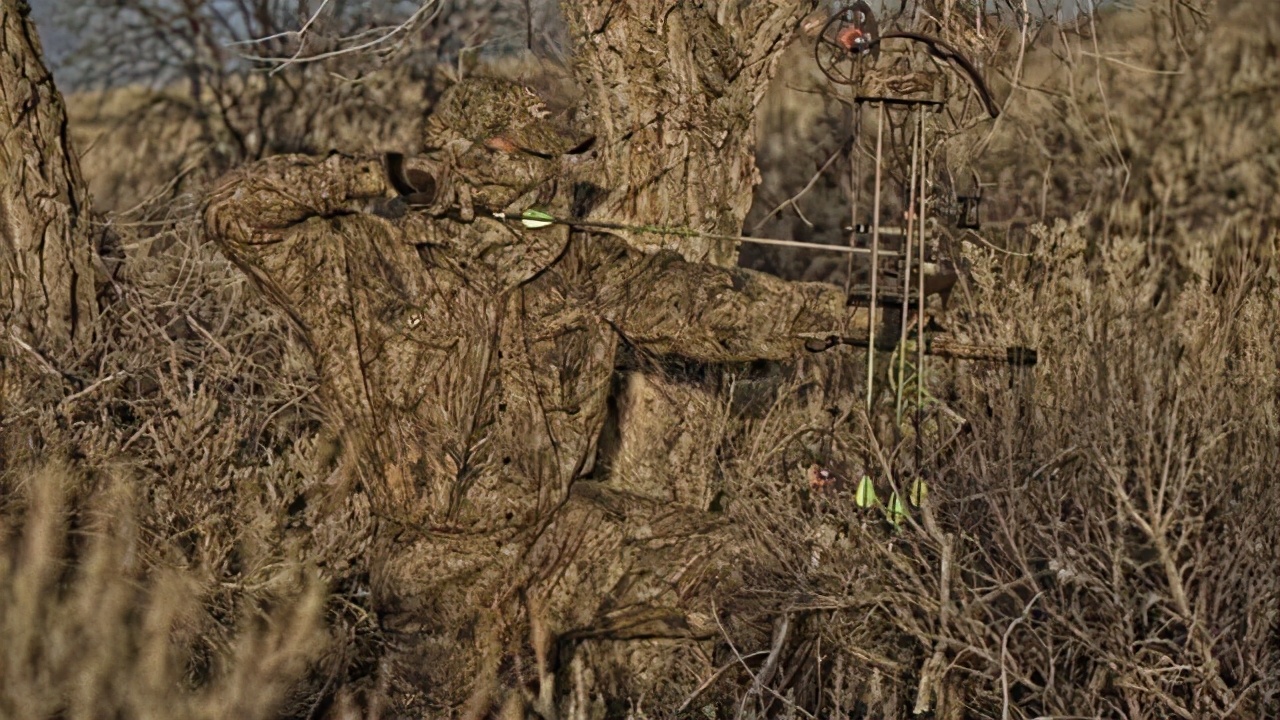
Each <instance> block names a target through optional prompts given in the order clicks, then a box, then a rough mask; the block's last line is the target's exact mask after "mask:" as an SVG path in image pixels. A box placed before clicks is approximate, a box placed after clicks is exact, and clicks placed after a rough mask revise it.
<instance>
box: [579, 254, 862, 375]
mask: <svg viewBox="0 0 1280 720" xmlns="http://www.w3.org/2000/svg"><path fill="white" fill-rule="evenodd" d="M602 272H603V274H604V275H605V277H604V278H602V279H601V280H602V281H601V283H600V284H599V285H598V286H597V287H599V288H600V292H599V294H598V295H597V298H598V301H599V302H600V303H601V306H600V310H601V314H602V315H603V316H604V317H605V319H607V320H608V321H609V322H610V323H611V324H613V326H614V327H616V328H617V329H618V331H619V332H621V333H622V334H623V335H624V336H625V337H626V338H627V340H628V341H629V342H631V343H633V344H635V345H636V346H638V347H641V348H644V349H647V350H650V351H653V352H656V353H661V354H668V355H679V356H683V357H687V358H690V359H693V360H699V361H703V362H751V361H755V360H783V359H787V358H792V357H795V356H796V355H797V354H798V353H800V352H801V351H802V350H803V347H804V344H805V341H806V340H810V339H813V338H816V337H827V336H830V335H837V334H847V333H848V331H850V330H853V331H854V332H857V331H858V330H860V329H865V323H866V318H865V313H864V317H862V319H861V322H862V324H863V327H862V328H857V327H856V325H857V323H856V322H855V323H853V325H854V326H855V327H850V326H849V321H850V319H852V315H851V313H850V311H849V309H848V308H846V307H845V297H844V294H843V293H842V292H841V291H840V290H839V289H838V288H836V287H834V286H832V285H828V284H825V283H801V282H789V281H786V280H782V279H781V278H778V277H775V276H772V275H768V274H766V273H760V272H754V271H751V270H746V269H742V268H722V267H717V266H714V265H707V264H702V263H691V262H687V261H685V260H684V259H682V258H681V257H680V256H679V255H678V254H676V253H673V252H669V251H663V252H659V253H656V254H653V255H645V254H642V253H639V252H638V251H636V250H632V249H629V248H619V249H617V250H615V251H614V258H613V262H610V263H606V264H605V265H604V266H602Z"/></svg>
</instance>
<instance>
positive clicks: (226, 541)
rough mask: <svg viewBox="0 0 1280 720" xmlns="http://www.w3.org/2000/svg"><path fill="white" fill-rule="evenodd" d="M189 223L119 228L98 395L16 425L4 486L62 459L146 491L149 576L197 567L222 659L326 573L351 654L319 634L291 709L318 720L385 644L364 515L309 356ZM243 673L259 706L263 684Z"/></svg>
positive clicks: (210, 640) (81, 395) (172, 219)
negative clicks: (261, 617) (304, 575)
mask: <svg viewBox="0 0 1280 720" xmlns="http://www.w3.org/2000/svg"><path fill="white" fill-rule="evenodd" d="M191 214H192V209H191V207H190V206H189V205H184V204H183V203H182V201H181V200H179V201H178V202H161V203H158V204H156V205H152V206H150V207H146V208H143V210H142V211H141V212H140V214H139V215H138V216H137V217H138V220H137V221H135V222H134V223H122V224H118V225H115V226H114V227H113V228H112V230H113V231H114V232H115V233H116V235H117V240H118V252H117V257H116V258H114V259H113V260H112V262H113V263H114V264H116V267H114V278H113V279H112V280H111V281H110V282H109V283H108V284H107V286H106V287H104V288H103V294H104V296H105V297H106V298H108V299H109V302H108V303H107V304H106V305H105V310H104V312H103V313H102V315H101V318H100V322H99V325H98V327H97V329H96V337H97V342H96V344H95V347H94V348H93V353H92V355H91V357H90V358H89V360H88V361H87V362H84V363H82V364H81V366H79V367H77V368H76V370H75V373H76V374H77V375H79V376H81V377H82V378H83V379H84V381H85V383H86V387H85V388H84V389H82V390H80V391H77V392H69V391H68V392H67V393H66V397H65V398H64V399H63V400H62V401H61V402H48V403H44V404H40V405H35V404H33V405H31V406H30V407H29V408H28V410H27V411H26V412H23V413H22V414H21V415H18V414H15V415H14V416H13V417H12V418H6V421H7V422H6V424H5V425H4V426H3V427H0V439H3V440H4V444H3V445H0V447H4V448H5V450H6V452H4V453H3V454H0V483H4V486H5V487H6V488H17V487H20V486H22V485H24V484H25V483H27V482H28V480H27V476H26V474H25V473H26V470H25V468H27V467H31V466H32V465H33V464H37V463H39V462H41V459H42V458H43V457H47V456H48V455H49V454H50V453H59V452H67V453H70V454H72V455H73V456H74V457H75V458H76V459H75V466H76V467H77V468H82V469H88V470H89V471H90V472H92V471H95V470H97V469H103V468H119V469H120V471H121V472H124V473H127V474H128V476H129V477H130V478H133V480H131V486H132V487H135V488H136V497H137V500H138V503H139V504H138V506H137V507H138V513H137V515H136V521H134V526H135V529H134V531H133V532H134V533H135V534H136V542H135V543H134V544H133V545H132V546H131V550H130V552H132V553H133V554H134V556H135V558H134V560H133V562H134V563H135V566H136V571H137V573H139V574H140V575H141V576H145V575H147V574H149V573H151V572H152V571H153V570H156V571H158V569H163V568H173V567H176V568H185V569H193V568H198V569H199V571H198V572H199V577H200V578H203V579H204V584H203V585H201V586H200V593H199V596H198V597H197V598H195V599H192V600H191V601H190V602H191V603H192V607H193V608H195V607H198V608H199V610H200V617H201V618H202V622H203V623H204V625H202V629H201V632H202V633H204V636H205V637H206V640H207V642H206V644H207V645H208V648H209V649H208V651H207V652H205V653H204V655H205V656H207V657H208V658H214V657H216V656H217V654H216V653H218V652H223V651H224V650H226V649H228V648H230V647H232V645H231V643H232V642H233V640H234V638H235V637H236V632H237V630H236V627H237V623H238V622H239V618H241V617H243V616H244V614H245V613H247V612H251V611H252V609H253V608H255V607H258V606H259V605H260V604H266V605H270V604H272V603H273V602H274V601H272V600H271V598H272V597H274V596H275V595H276V594H278V593H280V592H283V591H285V590H287V589H288V588H289V587H290V582H293V581H288V582H286V581H285V580H284V576H282V573H283V572H284V570H285V569H286V568H289V567H292V566H295V565H302V566H307V567H310V568H312V569H314V570H318V571H319V573H320V575H321V577H322V578H323V580H324V582H325V583H326V584H327V585H328V587H329V590H330V591H331V593H325V594H324V595H323V598H324V600H323V603H322V605H324V607H323V613H324V614H325V615H326V616H327V622H326V623H325V624H324V627H325V628H326V629H328V630H330V631H332V633H333V634H334V636H335V637H336V638H339V642H336V643H334V642H329V641H328V640H323V639H321V640H317V639H316V638H314V637H312V640H313V641H314V643H313V644H314V645H315V647H314V648H311V649H309V650H308V654H307V655H306V660H307V661H311V660H314V659H316V658H317V657H319V660H320V662H319V664H318V665H315V666H314V667H311V668H310V671H309V672H307V673H295V674H294V675H292V676H291V677H292V678H293V680H297V679H298V678H299V676H300V675H301V676H302V677H303V678H304V679H306V680H307V681H306V682H302V683H301V684H297V685H295V686H292V687H291V688H290V693H292V694H291V695H289V697H288V700H289V707H292V708H294V709H293V710H286V712H298V713H300V714H303V715H305V714H307V712H309V708H313V707H314V706H315V704H316V703H317V702H319V701H320V700H321V699H322V698H321V696H324V695H326V694H330V693H331V692H332V691H333V690H334V687H335V686H334V683H335V682H337V681H338V680H340V679H342V678H345V677H346V674H347V673H348V672H349V671H350V670H351V669H352V668H353V667H358V666H359V664H360V662H361V660H360V658H361V657H364V655H362V653H365V652H366V651H367V644H368V642H369V638H370V636H371V635H372V634H373V633H375V632H376V627H375V625H374V623H372V621H371V618H370V617H369V615H368V614H367V613H366V612H365V611H364V610H363V609H362V608H361V600H360V598H361V597H362V595H361V592H362V588H364V592H367V586H363V585H361V582H362V580H361V578H362V572H363V571H364V568H365V567H367V556H368V547H367V543H368V538H369V536H370V534H371V533H370V532H369V530H368V523H369V522H370V518H369V515H368V509H367V507H364V506H361V505H360V504H359V501H358V500H352V499H351V497H350V496H351V493H349V492H346V491H344V490H343V488H342V487H341V486H340V483H339V484H335V483H337V482H338V481H337V479H338V478H341V477H342V474H341V473H340V472H335V470H336V465H335V461H334V457H335V454H336V453H337V450H336V448H337V447H339V446H340V444H341V441H340V439H339V438H332V437H330V438H321V437H319V436H318V429H319V426H320V420H319V414H318V413H319V411H318V409H317V404H316V400H315V397H314V395H315V388H316V379H315V377H314V370H313V368H312V366H311V362H310V360H309V357H308V356H307V355H306V354H305V351H303V350H302V349H301V348H300V347H298V346H297V340H296V339H295V338H294V337H293V335H292V333H291V331H290V329H289V327H288V325H287V323H286V321H285V320H284V318H281V317H279V316H278V315H276V314H275V313H274V312H272V311H270V310H268V309H267V307H266V306H265V304H264V303H262V301H261V300H260V299H259V298H258V297H257V296H256V295H255V294H254V293H253V292H252V291H251V290H250V289H249V288H248V281H247V279H246V278H245V277H244V276H243V275H242V274H241V273H240V272H239V271H238V270H237V269H235V268H234V267H233V266H232V265H231V264H230V263H229V262H227V261H226V260H225V259H224V258H223V257H222V256H221V255H220V254H218V253H217V252H216V251H215V250H214V249H213V248H212V247H210V246H208V245H206V244H203V243H202V242H201V239H200V238H199V237H197V236H196V234H195V233H194V232H193V231H192V227H193V224H192V221H191ZM44 383H45V384H46V385H49V386H50V387H49V388H48V389H47V390H48V392H46V393H45V394H46V395H47V394H50V393H54V392H55V391H57V388H56V387H54V386H55V385H56V384H57V382H56V380H55V379H46V380H45V381H44ZM104 472H105V470H104ZM68 492H69V493H71V495H72V498H73V500H74V501H75V502H80V501H82V500H83V499H84V497H85V495H86V493H88V492H89V489H87V488H86V487H82V486H81V485H80V484H78V483H69V486H68ZM122 581H123V580H122ZM87 591H88V590H87V589H86V592H87ZM361 648H365V650H362V649H361ZM215 651H216V652H215ZM209 669H210V668H206V670H209ZM244 669H245V671H246V672H247V674H246V675H245V676H244V677H243V678H242V679H241V681H242V682H243V685H242V686H241V687H243V689H244V690H245V691H246V692H248V688H249V685H250V684H251V683H252V682H253V674H254V671H253V667H252V664H251V663H250V664H248V665H246V667H245V668H244ZM227 671H228V672H239V671H240V670H239V669H237V668H230V667H229V668H228V670H227ZM193 672H194V671H193ZM160 681H164V678H163V677H162V678H160V680H158V682H160ZM281 692H283V691H281ZM298 708H301V709H300V710H299V709H298ZM276 709H277V710H280V709H281V708H280V707H279V706H277V708H276ZM211 712H212V711H211ZM18 716H27V715H25V714H22V713H19V714H18ZM33 717H34V716H33Z"/></svg>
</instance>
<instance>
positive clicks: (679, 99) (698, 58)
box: [561, 0, 813, 265]
mask: <svg viewBox="0 0 1280 720" xmlns="http://www.w3.org/2000/svg"><path fill="white" fill-rule="evenodd" d="M812 5H813V3H812V2H808V1H807V0H753V1H752V2H742V1H741V0H719V1H718V2H717V1H715V0H707V1H706V2H681V1H677V0H643V1H641V0H626V1H624V2H601V1H596V2H579V1H576V0H575V1H574V2H564V3H562V4H561V6H562V11H563V13H564V16H565V18H566V19H567V20H568V22H569V26H570V29H571V31H572V35H573V37H574V38H575V43H576V47H575V50H576V57H575V63H576V68H575V72H576V75H577V78H578V81H579V84H580V85H581V86H582V87H584V88H588V95H587V98H586V102H587V104H588V109H589V110H590V111H591V114H592V115H593V116H594V117H595V118H596V119H597V122H598V127H597V128H596V132H597V136H598V141H597V144H596V146H597V147H598V148H600V152H601V153H602V154H603V157H602V162H601V166H602V168H603V171H602V173H603V176H602V177H600V178H599V185H600V186H601V187H603V188H607V190H606V191H604V194H603V196H602V197H599V198H594V200H595V202H594V203H593V204H592V207H591V208H590V211H589V212H590V215H591V216H593V217H597V218H602V219H603V218H607V219H610V220H616V221H621V222H637V223H641V224H659V225H673V226H679V227H688V228H693V229H696V230H701V231H705V232H709V233H715V234H729V235H735V234H737V233H738V232H739V231H740V230H741V229H742V222H743V219H744V218H745V217H746V214H747V210H748V209H749V208H750V206H751V196H752V189H753V188H754V187H755V185H756V183H757V182H759V172H758V171H757V169H756V165H755V108H756V106H757V105H758V104H759V102H760V100H761V98H762V97H763V96H764V93H765V89H766V87H767V86H768V83H769V80H770V78H772V77H773V73H774V69H775V67H776V65H777V61H778V58H779V57H780V56H781V54H782V51H783V50H785V49H786V46H787V44H788V42H789V41H790V39H791V37H792V35H793V33H794V32H795V30H796V29H797V26H798V25H799V20H800V18H801V16H802V15H803V13H804V11H806V10H808V9H810V8H811V7H812ZM634 242H635V243H636V244H638V245H642V246H649V247H654V248H656V247H658V246H664V247H667V248H669V249H673V250H677V251H679V252H680V253H681V254H683V255H684V256H685V257H686V259H689V260H695V261H703V262H711V263H715V264H717V265H733V264H735V263H736V262H737V248H736V247H735V245H734V243H732V242H728V241H718V240H706V239H701V238H688V237H663V236H658V235H645V236H639V237H636V238H634Z"/></svg>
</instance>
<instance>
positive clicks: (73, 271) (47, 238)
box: [0, 0, 96, 416]
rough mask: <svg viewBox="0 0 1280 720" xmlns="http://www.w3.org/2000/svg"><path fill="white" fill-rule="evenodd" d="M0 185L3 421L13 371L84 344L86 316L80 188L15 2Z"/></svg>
mask: <svg viewBox="0 0 1280 720" xmlns="http://www.w3.org/2000/svg"><path fill="white" fill-rule="evenodd" d="M0 178H3V182H2V183H0V323H2V328H3V330H2V333H0V416H3V415H5V414H6V413H7V410H6V406H7V405H10V404H11V403H14V402H17V400H18V393H19V391H20V389H21V386H22V381H21V380H20V377H21V376H24V375H25V372H21V371H20V370H19V368H31V367H33V365H32V364H31V363H35V364H36V365H46V364H48V365H50V366H57V365H58V364H59V362H61V361H62V359H63V358H64V357H65V356H66V354H67V353H68V352H71V351H74V350H76V349H78V348H81V347H83V345H84V344H85V343H86V342H87V341H88V340H89V338H90V334H91V332H92V325H93V319H94V315H95V313H96V301H95V298H94V278H93V274H92V273H93V266H92V264H91V255H90V243H89V222H88V221H89V193H88V187H87V186H86V184H85V181H84V178H83V177H82V176H81V173H80V163H79V160H78V159H77V157H76V155H75V153H74V152H72V150H71V147H70V138H69V134H68V131H67V112H66V108H65V106H64V105H63V101H62V96H61V95H60V94H59V93H58V89H57V87H55V85H54V82H53V76H52V75H50V73H49V70H48V69H47V68H46V67H45V65H44V62H43V61H42V59H41V47H40V40H39V38H38V37H37V35H36V30H35V26H34V25H33V23H32V21H31V18H30V8H29V7H28V5H27V3H26V2H25V1H24V0H0ZM37 355H39V356H40V357H42V358H43V361H42V360H39V359H37V358H36V356H37ZM28 361H30V362H28ZM19 363H21V364H19ZM53 369H54V367H48V366H47V367H43V368H42V370H43V371H44V372H50V371H52V370H53ZM59 369H61V368H59Z"/></svg>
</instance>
